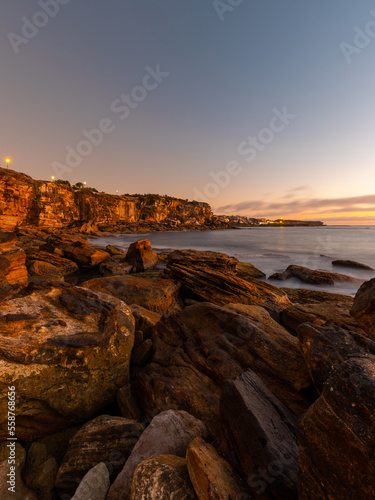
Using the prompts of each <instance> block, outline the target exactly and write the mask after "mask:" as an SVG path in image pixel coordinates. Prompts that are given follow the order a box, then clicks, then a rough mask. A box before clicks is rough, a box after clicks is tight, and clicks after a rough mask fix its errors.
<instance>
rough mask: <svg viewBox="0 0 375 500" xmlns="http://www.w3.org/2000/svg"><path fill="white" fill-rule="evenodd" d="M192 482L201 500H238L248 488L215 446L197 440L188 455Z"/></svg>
mask: <svg viewBox="0 0 375 500" xmlns="http://www.w3.org/2000/svg"><path fill="white" fill-rule="evenodd" d="M186 461H187V467H188V471H189V476H190V480H191V482H192V485H193V487H194V490H195V493H196V495H197V497H198V498H199V500H228V499H233V500H236V499H238V498H241V496H242V495H243V496H244V497H246V493H247V487H246V485H245V484H244V483H243V482H242V480H241V479H240V478H239V476H238V475H237V474H236V472H235V471H234V470H233V468H232V467H231V466H230V465H229V464H228V462H227V461H226V460H224V459H223V458H222V457H220V455H219V454H218V452H217V451H216V450H215V448H214V447H213V446H211V445H210V444H207V443H205V442H204V441H203V439H202V438H199V437H197V438H195V439H194V440H193V441H192V442H191V443H190V445H189V447H188V450H187V453H186Z"/></svg>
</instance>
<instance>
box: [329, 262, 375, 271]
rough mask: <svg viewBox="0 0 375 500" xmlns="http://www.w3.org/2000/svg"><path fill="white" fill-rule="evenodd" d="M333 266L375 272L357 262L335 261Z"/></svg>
mask: <svg viewBox="0 0 375 500" xmlns="http://www.w3.org/2000/svg"><path fill="white" fill-rule="evenodd" d="M332 265H333V266H341V267H352V268H354V269H364V270H365V271H374V269H373V268H372V267H370V266H367V265H366V264H361V263H360V262H356V261H355V260H333V261H332Z"/></svg>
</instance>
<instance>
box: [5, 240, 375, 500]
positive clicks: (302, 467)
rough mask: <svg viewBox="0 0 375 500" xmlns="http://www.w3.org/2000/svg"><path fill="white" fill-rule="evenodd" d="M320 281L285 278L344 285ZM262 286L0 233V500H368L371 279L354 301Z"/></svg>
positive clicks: (161, 260)
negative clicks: (12, 430)
mask: <svg viewBox="0 0 375 500" xmlns="http://www.w3.org/2000/svg"><path fill="white" fill-rule="evenodd" d="M319 273H321V272H319V271H313V270H306V268H300V267H299V266H290V268H288V269H287V270H286V271H285V273H284V277H283V279H286V278H288V277H298V278H299V279H301V281H307V282H309V283H317V280H322V281H321V282H322V283H329V282H332V283H334V282H335V281H337V280H343V279H346V278H348V277H347V276H346V277H344V278H342V276H343V275H338V274H337V273H332V275H331V276H327V274H319ZM262 277H264V275H263V273H262V272H261V271H259V270H258V269H256V268H254V267H253V266H251V265H250V264H249V265H244V264H241V263H239V262H238V260H237V259H235V258H232V257H229V256H228V255H224V254H219V253H214V252H197V251H194V250H180V251H174V252H171V253H169V254H161V255H157V254H156V253H155V252H154V251H153V250H152V248H151V246H150V244H149V242H148V241H147V240H141V241H139V242H137V243H134V244H133V245H131V246H130V248H129V249H128V251H127V252H125V251H124V250H122V249H120V248H117V247H114V246H108V247H107V248H106V250H102V249H97V248H94V247H92V246H91V245H90V244H88V243H87V241H86V240H85V239H83V238H81V237H78V236H72V235H63V234H55V235H48V234H43V233H39V235H38V237H35V236H34V235H33V234H31V233H28V232H27V231H24V232H22V231H21V232H18V237H17V235H15V234H14V233H1V234H0V322H1V331H0V441H1V444H0V498H4V499H8V498H9V499H15V500H21V499H22V500H23V499H26V500H36V499H38V500H57V499H63V500H67V499H69V498H73V499H74V500H105V499H107V500H116V499H120V500H121V499H123V500H128V499H131V500H154V499H155V500H156V499H173V500H185V499H192V500H193V499H195V500H196V499H198V500H207V499H220V500H226V499H230V500H245V499H256V500H258V499H259V500H274V499H297V498H300V499H304V500H316V499H333V500H341V499H343V500H346V499H360V500H361V499H370V498H375V434H374V429H375V279H374V280H371V281H368V282H366V283H364V284H363V285H362V286H361V287H360V288H359V291H358V292H357V295H356V297H355V298H354V299H353V298H351V297H348V296H344V295H338V294H330V293H326V292H319V291H309V290H303V289H300V290H291V289H281V288H278V287H276V286H274V285H272V284H270V283H268V282H265V281H262V280H261V278H262ZM349 278H350V277H349ZM273 279H282V278H281V277H280V276H274V277H273ZM12 386H14V388H15V393H16V397H15V406H16V410H15V413H16V422H15V427H16V437H17V439H18V441H17V442H16V443H15V451H14V454H15V458H14V464H15V465H14V470H13V477H14V484H15V485H14V491H13V490H9V487H10V486H11V485H10V483H8V482H7V481H9V477H8V476H7V474H9V471H10V464H9V461H8V460H9V456H10V455H9V454H10V451H9V450H10V448H9V441H8V440H7V439H8V437H9V427H8V420H7V415H8V413H7V412H8V407H7V405H8V387H12Z"/></svg>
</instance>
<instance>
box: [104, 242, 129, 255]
mask: <svg viewBox="0 0 375 500" xmlns="http://www.w3.org/2000/svg"><path fill="white" fill-rule="evenodd" d="M106 250H107V252H108V253H109V255H123V256H124V257H125V255H126V250H123V249H122V248H120V247H116V246H115V245H107V246H106Z"/></svg>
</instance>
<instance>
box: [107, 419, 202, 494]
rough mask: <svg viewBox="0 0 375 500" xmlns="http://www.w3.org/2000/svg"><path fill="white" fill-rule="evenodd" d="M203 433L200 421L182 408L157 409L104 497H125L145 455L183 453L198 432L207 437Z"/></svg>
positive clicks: (180, 454)
mask: <svg viewBox="0 0 375 500" xmlns="http://www.w3.org/2000/svg"><path fill="white" fill-rule="evenodd" d="M206 434H207V430H206V427H205V425H204V424H203V422H201V421H200V420H198V419H196V418H194V417H193V416H192V415H189V414H188V413H186V412H185V411H174V410H168V411H165V412H162V413H159V414H158V415H156V417H154V418H153V419H152V421H151V423H150V425H149V426H148V427H147V429H146V430H145V431H144V433H143V434H142V436H141V437H140V438H139V440H138V442H137V444H136V445H135V447H134V450H133V451H132V453H131V455H130V457H129V459H128V460H127V462H126V464H125V466H124V468H123V469H122V471H121V472H120V474H119V475H118V476H117V478H116V480H115V482H114V484H113V485H112V487H111V489H110V491H109V494H108V497H107V500H127V498H128V497H129V493H130V487H131V482H132V477H133V474H134V471H135V469H136V467H137V466H138V465H139V464H140V463H141V462H142V461H143V460H144V459H145V458H149V457H152V456H157V455H166V454H171V455H176V456H179V457H185V455H186V450H187V447H188V445H189V443H190V442H191V441H192V440H193V439H194V438H195V437H197V436H201V437H206Z"/></svg>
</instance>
